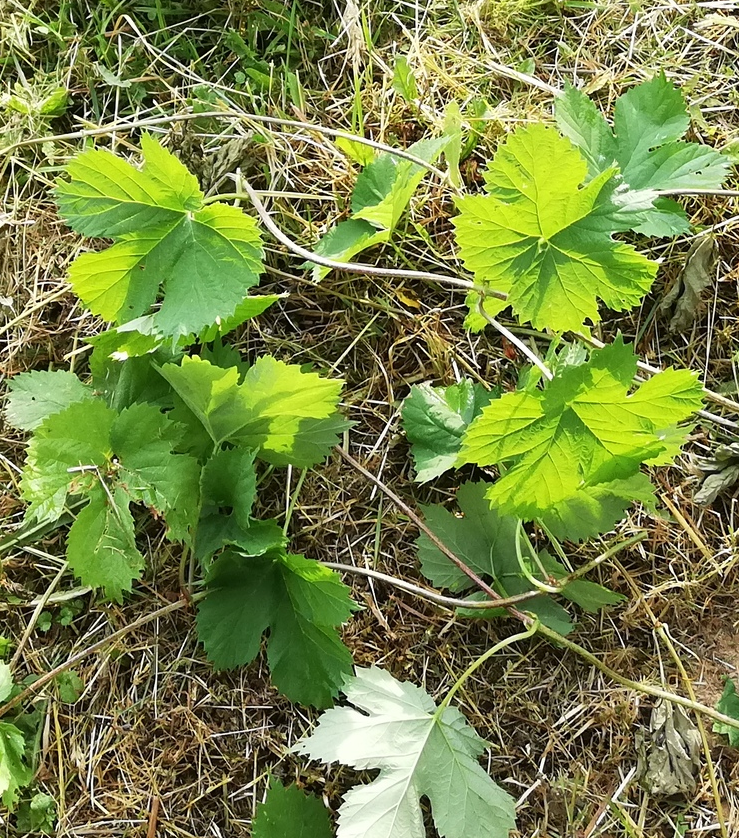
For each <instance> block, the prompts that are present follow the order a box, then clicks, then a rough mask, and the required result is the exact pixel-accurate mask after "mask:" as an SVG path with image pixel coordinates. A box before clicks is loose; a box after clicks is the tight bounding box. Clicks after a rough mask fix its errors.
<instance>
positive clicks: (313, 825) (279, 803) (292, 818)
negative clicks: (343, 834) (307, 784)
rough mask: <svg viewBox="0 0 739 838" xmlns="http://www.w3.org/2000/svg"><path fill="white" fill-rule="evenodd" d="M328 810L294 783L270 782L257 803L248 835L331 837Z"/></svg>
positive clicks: (279, 837)
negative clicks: (250, 833) (263, 797)
mask: <svg viewBox="0 0 739 838" xmlns="http://www.w3.org/2000/svg"><path fill="white" fill-rule="evenodd" d="M331 835H332V832H331V824H330V822H329V817H328V812H327V811H326V807H325V806H324V805H323V803H321V801H320V800H319V799H318V798H317V797H316V796H315V795H312V794H305V792H302V791H301V790H300V789H299V788H298V787H297V786H296V785H292V786H287V787H285V786H283V785H282V783H280V782H278V781H277V780H273V781H272V782H271V783H270V786H269V791H268V792H267V799H266V800H265V801H264V803H258V804H257V813H256V817H255V818H254V821H253V822H252V838H288V836H289V838H331Z"/></svg>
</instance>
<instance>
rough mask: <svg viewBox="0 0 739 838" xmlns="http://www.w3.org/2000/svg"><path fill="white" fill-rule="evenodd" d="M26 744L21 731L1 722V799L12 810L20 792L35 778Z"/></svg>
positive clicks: (10, 724) (12, 725)
mask: <svg viewBox="0 0 739 838" xmlns="http://www.w3.org/2000/svg"><path fill="white" fill-rule="evenodd" d="M25 752H26V743H25V739H24V737H23V734H22V733H21V731H20V730H19V729H18V728H17V727H16V726H15V725H14V724H12V723H11V722H5V721H0V799H1V800H2V802H3V805H5V806H7V807H8V808H9V809H12V808H13V807H14V806H15V804H16V801H17V799H18V792H19V790H21V789H23V788H25V786H27V785H28V784H29V783H30V782H31V779H32V778H33V772H32V771H31V769H30V768H29V767H28V766H27V765H26V763H25V761H24V756H25Z"/></svg>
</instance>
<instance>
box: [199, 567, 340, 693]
mask: <svg viewBox="0 0 739 838" xmlns="http://www.w3.org/2000/svg"><path fill="white" fill-rule="evenodd" d="M207 586H208V591H209V593H208V596H207V597H206V599H204V600H203V601H202V602H201V603H200V605H199V608H198V636H199V637H200V640H201V642H202V644H203V646H204V647H205V651H206V653H207V655H208V658H209V660H211V661H212V663H213V665H214V666H215V667H216V668H218V669H230V668H233V667H236V666H242V665H245V664H247V663H250V662H251V661H252V660H254V658H255V657H256V655H257V653H258V652H259V647H260V644H261V636H262V633H263V632H264V631H266V630H267V629H269V632H270V634H269V641H268V643H267V661H268V663H269V667H270V670H271V672H272V680H273V681H274V683H275V686H276V687H277V689H278V690H280V692H281V693H283V694H284V695H286V696H287V697H288V698H289V699H290V700H291V701H297V702H300V703H301V704H311V705H314V706H316V707H325V706H327V705H328V704H330V703H331V701H332V699H333V697H334V696H335V695H336V694H337V692H338V690H339V687H340V686H341V683H342V679H343V678H344V677H345V676H346V675H347V674H348V673H349V672H350V671H351V655H350V653H349V650H348V649H347V648H346V647H345V646H344V645H343V644H342V642H341V639H340V637H339V634H338V632H337V630H336V627H337V626H339V625H341V624H342V623H344V622H346V620H348V619H349V617H350V615H351V612H352V610H353V609H354V607H355V606H354V605H353V603H352V601H351V599H350V595H349V594H350V591H349V588H347V587H346V585H344V583H343V582H342V581H341V580H340V578H339V577H338V575H337V574H336V573H334V571H332V570H329V569H328V568H325V567H323V566H322V565H320V564H319V563H318V562H315V561H313V560H311V559H306V558H304V557H303V556H294V555H290V554H286V553H284V552H283V551H274V552H271V553H268V554H266V555H264V556H252V557H248V556H242V555H240V554H238V553H236V552H232V551H229V552H225V553H223V554H222V555H221V556H219V557H218V559H216V561H215V562H214V563H213V565H212V567H211V570H210V573H209V575H208V579H207Z"/></svg>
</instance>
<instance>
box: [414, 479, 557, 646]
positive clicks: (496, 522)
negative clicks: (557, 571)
mask: <svg viewBox="0 0 739 838" xmlns="http://www.w3.org/2000/svg"><path fill="white" fill-rule="evenodd" d="M489 485H490V484H488V483H463V484H462V486H460V488H459V491H458V492H457V502H458V504H459V508H460V510H461V511H462V512H463V514H464V517H461V518H459V517H457V516H456V515H453V514H452V513H451V512H449V511H448V510H447V509H445V508H444V507H443V506H438V505H434V506H422V507H421V509H422V511H423V513H424V516H425V519H426V524H427V526H428V527H429V529H430V530H431V531H432V532H433V533H434V535H436V536H437V538H438V539H439V540H440V541H441V542H442V543H443V544H444V545H446V546H447V547H448V548H449V549H450V550H451V551H452V552H453V553H454V554H455V555H456V556H458V557H459V558H460V559H462V561H463V562H464V563H465V564H466V565H467V566H468V567H470V568H471V569H472V570H474V571H475V572H476V573H477V574H478V575H480V576H483V577H485V578H487V579H489V580H491V582H492V585H493V587H494V588H495V590H496V591H497V593H499V594H500V595H501V596H503V597H508V596H515V595H516V594H522V593H525V592H526V591H531V590H533V585H532V584H531V583H530V582H529V580H528V579H527V578H526V576H525V575H524V573H523V571H522V569H521V566H520V564H519V561H518V555H517V552H516V532H517V529H518V520H517V519H516V518H511V517H507V516H504V515H500V514H499V513H498V512H497V511H496V510H495V509H491V508H490V504H489V502H488V501H487V500H486V490H487V489H488V488H489ZM416 544H417V546H418V557H419V559H420V562H421V571H422V573H423V575H424V576H426V577H427V578H428V579H429V580H431V582H432V583H433V584H434V585H435V586H436V587H443V588H449V589H450V590H451V591H454V592H455V593H456V592H460V591H465V590H467V589H468V588H470V587H471V586H472V585H473V582H472V580H471V579H470V578H469V577H468V576H466V575H465V574H464V573H463V572H462V571H461V570H460V569H459V568H458V567H457V566H456V565H454V564H452V563H451V562H450V561H449V559H448V558H447V557H446V556H445V555H444V554H443V553H442V552H441V550H439V548H438V547H436V545H435V544H434V543H433V542H432V541H431V539H430V538H429V537H428V536H427V535H425V534H424V533H422V534H421V535H420V536H419V538H418V540H417V542H416ZM529 571H530V572H533V570H532V569H531V568H529ZM533 575H537V574H535V573H534V574H533ZM538 575H539V576H540V575H541V574H538ZM521 607H522V608H523V609H524V610H525V611H531V612H532V613H533V614H536V615H538V616H539V618H540V619H541V621H542V622H543V623H545V624H546V625H548V626H549V627H550V628H553V629H554V630H555V631H558V632H560V633H562V634H568V633H569V632H570V631H572V623H571V621H570V618H569V615H568V614H567V612H566V611H565V610H564V609H563V608H562V607H561V606H559V605H558V604H557V603H556V602H554V601H553V600H552V599H551V597H548V596H541V597H536V598H532V599H531V600H527V601H526V602H525V603H523V604H522V606H521ZM465 616H474V617H484V616H485V617H487V616H498V613H497V612H496V613H495V614H491V613H490V612H483V611H479V610H475V611H471V610H470V611H466V612H465Z"/></svg>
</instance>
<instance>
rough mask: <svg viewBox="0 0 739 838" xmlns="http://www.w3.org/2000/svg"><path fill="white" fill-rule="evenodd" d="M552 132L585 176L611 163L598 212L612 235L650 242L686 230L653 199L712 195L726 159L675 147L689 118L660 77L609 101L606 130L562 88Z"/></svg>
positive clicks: (576, 95) (670, 204)
mask: <svg viewBox="0 0 739 838" xmlns="http://www.w3.org/2000/svg"><path fill="white" fill-rule="evenodd" d="M555 115H556V118H557V124H558V125H559V128H560V130H561V131H562V133H563V134H565V136H567V137H569V139H570V140H571V141H572V142H573V143H574V144H575V145H576V146H577V147H578V148H579V149H580V150H581V151H582V153H583V154H584V155H585V157H586V158H587V160H588V164H589V170H590V174H591V176H592V177H595V176H597V175H598V174H599V173H601V172H603V171H605V170H606V169H608V168H610V167H611V166H612V165H613V163H614V162H615V163H617V164H618V166H619V168H620V171H621V177H622V183H621V184H620V185H619V187H618V188H617V190H616V191H615V192H614V193H613V194H612V196H611V201H610V202H609V203H608V205H607V206H605V207H604V208H603V218H604V219H605V220H606V221H607V223H609V224H610V225H611V229H612V230H636V231H637V232H640V233H643V234H644V235H650V236H673V235H678V234H681V233H685V232H688V231H689V229H690V225H689V224H688V220H687V217H686V215H685V212H684V210H683V209H682V207H680V205H679V204H677V203H675V202H674V201H670V200H666V199H664V198H658V196H657V192H658V191H661V190H668V189H718V188H719V187H720V186H721V185H722V183H723V182H724V179H725V178H726V175H727V173H728V170H729V167H730V161H729V160H728V159H727V158H726V157H724V156H723V155H721V154H719V153H718V152H716V151H714V150H713V149H711V148H708V147H707V146H703V145H699V144H698V143H688V142H683V141H682V140H681V138H682V137H683V136H684V134H685V132H686V131H687V130H688V128H689V126H690V116H689V114H688V109H687V107H686V104H685V100H684V99H683V96H682V94H681V92H680V91H679V90H678V89H677V88H676V87H675V86H674V85H673V84H672V82H670V81H668V80H667V79H666V78H665V75H664V73H660V75H658V76H655V78H653V79H651V80H650V81H647V82H644V83H642V84H639V85H636V86H635V87H632V88H631V89H630V90H628V91H627V92H626V93H624V94H623V95H622V96H620V97H619V98H618V99H617V100H616V106H615V111H614V123H613V130H611V128H610V126H609V125H608V123H607V122H606V120H605V119H604V118H603V116H602V115H601V114H600V113H599V111H598V110H597V108H596V107H595V105H594V104H593V103H592V102H591V101H590V99H588V97H587V96H586V95H585V94H584V93H582V92H581V91H578V90H576V89H575V88H573V87H571V86H567V87H566V88H565V91H564V93H563V94H562V95H561V96H560V97H558V99H557V101H556V104H555Z"/></svg>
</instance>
